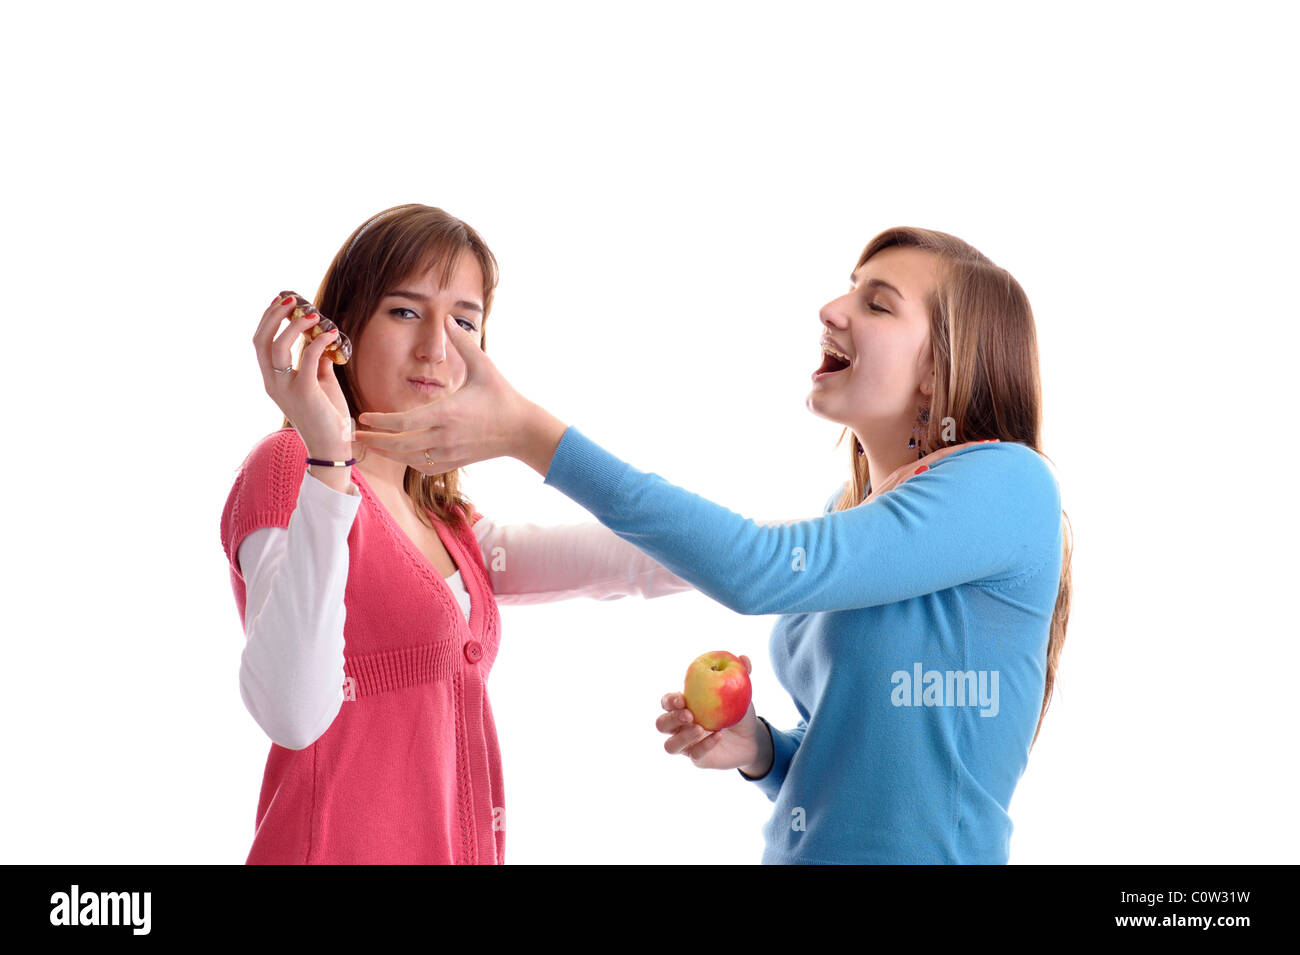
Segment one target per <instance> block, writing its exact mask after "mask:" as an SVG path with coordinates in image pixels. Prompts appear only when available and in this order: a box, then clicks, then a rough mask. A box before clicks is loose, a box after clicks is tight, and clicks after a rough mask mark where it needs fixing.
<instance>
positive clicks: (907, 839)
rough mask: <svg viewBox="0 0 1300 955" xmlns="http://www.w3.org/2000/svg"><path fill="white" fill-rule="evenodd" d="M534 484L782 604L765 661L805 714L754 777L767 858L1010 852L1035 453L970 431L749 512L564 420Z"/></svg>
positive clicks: (1036, 630) (729, 598)
mask: <svg viewBox="0 0 1300 955" xmlns="http://www.w3.org/2000/svg"><path fill="white" fill-rule="evenodd" d="M546 483H547V484H549V485H551V486H553V487H555V488H557V489H558V490H560V491H561V492H563V493H564V494H566V495H567V496H569V497H571V498H572V499H573V500H574V501H576V502H578V503H579V504H581V505H582V506H583V507H585V508H586V509H587V510H589V511H590V512H591V513H592V514H593V515H595V516H596V518H598V519H599V520H600V521H601V522H602V523H604V524H605V525H606V526H608V527H609V528H610V529H611V530H613V531H615V532H616V533H617V534H618V535H619V536H620V537H623V538H624V539H626V540H628V541H630V542H632V543H633V544H635V545H636V546H637V547H639V548H640V549H641V550H643V551H644V552H645V553H647V554H649V555H650V556H652V557H653V558H655V559H656V560H657V561H659V562H660V563H661V564H663V565H664V566H665V567H667V568H668V569H669V570H671V571H672V572H673V573H675V574H677V575H678V576H679V577H682V578H683V579H685V580H688V581H690V582H691V583H692V584H693V585H694V586H695V587H696V588H697V589H698V590H700V591H701V592H702V593H705V594H707V595H709V596H710V597H712V598H713V599H715V600H717V601H718V602H720V603H722V604H724V605H725V606H727V607H729V608H731V609H732V610H734V611H736V612H738V613H744V614H781V618H780V619H779V620H778V621H777V624H776V626H775V628H774V629H773V631H772V640H771V654H772V665H773V668H774V669H775V671H776V675H777V677H778V679H779V680H780V681H781V685H782V686H784V687H785V688H786V690H787V691H788V692H789V693H790V695H791V696H792V697H793V698H794V702H795V706H796V707H797V709H798V711H799V715H800V717H801V719H800V720H799V724H798V726H796V727H794V728H793V729H790V730H780V729H777V728H775V727H772V741H773V744H774V748H775V761H774V763H773V765H772V768H771V770H770V771H769V772H768V773H767V775H765V776H763V777H760V778H758V779H756V780H754V785H756V786H758V787H759V788H760V789H761V790H762V791H763V792H764V793H765V794H766V795H767V796H768V798H769V799H771V800H772V801H773V802H774V803H775V809H774V811H773V814H772V818H771V819H770V820H769V821H768V823H767V825H766V826H765V827H764V838H765V841H766V849H765V850H764V852H763V862H765V863H796V862H797V863H904V864H908V863H996V864H1001V863H1005V862H1006V861H1007V859H1008V857H1009V855H1010V839H1011V829H1012V823H1011V817H1010V816H1009V815H1008V808H1009V806H1010V803H1011V795H1012V793H1013V792H1014V791H1015V787H1016V783H1017V781H1018V780H1019V779H1020V775H1021V773H1022V772H1023V771H1024V768H1025V763H1026V761H1027V759H1028V756H1029V746H1030V742H1031V741H1032V739H1033V735H1034V729H1035V726H1036V725H1037V722H1038V715H1039V711H1040V708H1041V706H1042V701H1043V682H1044V677H1045V672H1046V661H1047V640H1048V632H1049V626H1050V623H1051V616H1052V610H1053V607H1054V605H1055V602H1056V592H1057V587H1058V584H1059V582H1060V573H1061V544H1062V540H1061V501H1060V492H1059V489H1058V487H1057V482H1056V479H1055V477H1054V476H1053V474H1052V471H1051V469H1050V468H1049V467H1048V465H1047V463H1046V462H1045V461H1044V460H1043V459H1042V458H1041V457H1040V456H1039V455H1038V454H1037V453H1036V452H1034V451H1033V449H1031V448H1029V447H1027V446H1025V445H1023V444H1016V443H1012V442H1002V443H988V444H976V445H972V446H970V447H966V448H961V449H959V450H957V451H955V452H953V453H951V454H949V455H947V456H946V457H944V458H942V459H939V460H937V461H936V462H935V463H934V465H933V466H932V467H931V468H930V469H929V470H928V471H925V472H923V473H922V474H919V475H916V476H913V477H909V478H908V479H907V480H906V481H905V482H903V483H902V484H901V485H899V486H898V487H895V488H893V489H892V490H890V491H888V492H886V493H884V494H882V495H880V496H879V497H877V498H875V499H874V500H872V501H871V502H870V503H868V504H865V505H859V506H858V507H855V508H852V509H850V510H847V511H832V510H831V507H832V505H833V502H834V500H835V499H836V498H837V497H838V493H839V492H838V491H837V492H836V494H835V495H832V497H831V499H830V500H829V501H827V503H826V506H825V509H824V512H823V516H821V517H818V518H815V519H810V520H805V521H800V522H798V523H794V524H787V525H773V526H761V525H759V524H756V523H755V522H753V521H751V520H747V519H746V518H743V517H741V516H740V515H738V514H735V513H733V512H731V511H729V510H727V509H726V508H724V507H721V506H719V505H717V504H714V503H712V502H710V501H707V500H704V499H703V498H701V497H699V496H697V495H695V494H692V493H690V492H689V491H685V490H683V489H681V488H678V487H675V486H674V485H672V484H669V483H668V482H667V481H665V480H663V478H661V477H659V476H658V475H655V474H647V473H644V472H642V471H638V470H637V469H636V468H633V467H631V466H630V465H628V464H626V463H624V462H623V461H621V460H619V459H618V458H616V457H614V456H613V455H611V454H609V453H608V452H607V451H605V450H604V449H602V448H601V447H600V446H599V445H597V444H595V443H594V442H592V441H591V440H590V439H588V438H587V437H585V436H584V435H582V434H581V433H580V432H579V431H578V430H577V429H576V428H569V429H568V430H567V431H565V433H564V437H563V438H562V440H561V441H560V445H559V447H558V449H557V450H556V453H555V458H554V460H553V461H552V462H551V466H550V469H549V470H548V472H547V475H546Z"/></svg>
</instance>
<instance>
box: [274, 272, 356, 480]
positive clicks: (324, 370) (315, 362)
mask: <svg viewBox="0 0 1300 955" xmlns="http://www.w3.org/2000/svg"><path fill="white" fill-rule="evenodd" d="M286 318H287V319H289V325H288V327H287V328H285V330H284V331H283V332H281V333H280V334H279V335H278V336H277V335H276V330H277V329H279V327H280V324H281V323H282V322H283V321H284V320H285V319H286ZM325 325H328V328H327V329H325V330H324V331H322V330H321V328H322V327H323V326H325ZM304 334H305V335H307V337H308V338H309V339H310V341H309V342H308V344H307V345H306V346H305V347H304V348H303V350H302V356H301V360H300V361H299V367H298V369H297V370H295V369H294V368H293V356H292V353H291V351H290V348H291V346H292V344H293V341H294V339H295V338H297V337H298V336H299V335H304ZM253 348H254V350H255V351H256V352H257V364H258V366H259V367H260V368H261V370H262V383H263V385H265V387H266V393H267V394H268V395H269V396H270V397H271V400H272V401H274V402H275V403H276V404H277V405H278V406H279V408H280V410H281V411H283V412H284V416H285V417H286V418H288V419H289V421H290V423H292V424H293V426H294V428H296V429H297V431H298V434H299V435H300V436H301V437H302V440H303V444H305V445H306V446H307V451H308V453H309V454H310V455H311V456H312V457H318V458H326V459H330V460H346V459H347V458H349V457H351V452H352V441H351V432H352V419H351V417H350V416H349V415H348V404H347V400H346V399H345V398H344V397H343V391H342V389H341V388H339V383H338V379H336V378H335V377H334V364H335V363H336V362H337V363H338V364H342V363H343V362H345V361H347V359H348V357H349V356H350V355H351V351H352V348H351V344H350V343H348V341H347V339H346V337H344V336H343V334H342V333H341V332H340V331H339V330H338V329H337V328H335V327H334V323H333V322H330V321H329V319H327V318H325V317H324V316H323V315H321V314H320V313H319V312H318V311H317V310H316V306H314V305H312V304H311V303H310V302H308V301H307V300H306V299H305V298H303V297H302V296H300V295H297V294H296V293H294V292H281V293H280V294H279V295H277V296H276V297H275V301H273V302H272V303H271V305H270V307H269V308H267V310H266V311H265V312H263V313H262V321H261V322H260V323H259V324H258V326H257V331H256V332H255V333H254V334H253ZM331 348H333V349H334V355H333V357H331V355H330V354H329V351H330V349H331ZM339 356H342V359H343V361H339Z"/></svg>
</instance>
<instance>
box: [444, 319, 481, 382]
mask: <svg viewBox="0 0 1300 955" xmlns="http://www.w3.org/2000/svg"><path fill="white" fill-rule="evenodd" d="M442 324H443V326H444V327H445V328H446V329H447V338H448V340H449V341H450V342H451V346H452V347H453V348H455V349H456V353H457V354H459V355H460V357H461V358H463V359H464V360H465V369H466V371H467V372H468V375H467V376H466V380H468V379H470V378H474V377H476V376H477V375H478V373H480V372H482V371H483V370H484V368H485V366H486V364H487V361H488V357H487V355H485V354H483V349H482V348H480V347H479V343H478V332H468V331H466V330H465V329H463V328H461V327H460V326H459V325H457V324H456V319H455V318H454V317H453V316H451V315H446V316H444V317H443V319H442Z"/></svg>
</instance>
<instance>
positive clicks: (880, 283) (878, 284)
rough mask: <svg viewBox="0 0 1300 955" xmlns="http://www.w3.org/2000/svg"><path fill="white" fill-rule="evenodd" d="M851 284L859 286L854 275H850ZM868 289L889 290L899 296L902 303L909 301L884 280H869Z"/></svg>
mask: <svg viewBox="0 0 1300 955" xmlns="http://www.w3.org/2000/svg"><path fill="white" fill-rule="evenodd" d="M849 284H850V285H857V284H858V280H857V279H856V278H855V277H854V275H853V274H852V273H850V275H849ZM867 287H868V288H887V289H889V290H890V291H891V292H893V293H894V294H895V295H897V296H898V297H899V299H901V300H902V301H904V302H906V301H907V299H906V298H905V297H904V295H903V293H902V292H900V291H899V290H898V289H896V288H894V286H892V285H890V284H889V283H888V282H886V281H885V280H884V279H867Z"/></svg>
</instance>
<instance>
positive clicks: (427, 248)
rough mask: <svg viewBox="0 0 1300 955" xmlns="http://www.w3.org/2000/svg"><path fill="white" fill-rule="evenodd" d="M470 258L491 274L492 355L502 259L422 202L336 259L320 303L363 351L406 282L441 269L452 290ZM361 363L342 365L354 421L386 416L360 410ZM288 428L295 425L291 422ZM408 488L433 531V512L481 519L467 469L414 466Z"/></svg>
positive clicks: (367, 231) (365, 228) (371, 229)
mask: <svg viewBox="0 0 1300 955" xmlns="http://www.w3.org/2000/svg"><path fill="white" fill-rule="evenodd" d="M465 254H470V255H473V256H474V257H475V258H476V259H477V260H478V264H479V267H480V268H481V269H482V272H483V321H482V323H481V324H480V325H479V331H480V334H481V336H482V337H481V344H482V347H483V349H484V350H485V351H486V350H487V319H488V315H489V314H490V313H491V311H492V295H493V293H494V292H495V291H496V287H497V281H498V276H499V272H498V269H497V260H496V257H495V256H494V255H493V254H492V251H491V249H489V248H488V247H487V243H486V242H484V241H483V239H482V237H481V236H479V234H478V233H477V232H475V231H474V230H473V229H472V228H471V227H470V226H469V225H467V224H466V223H464V222H462V221H461V220H460V219H457V218H455V217H454V216H451V215H448V214H447V213H446V212H443V211H442V210H441V209H437V208H434V207H433V206H425V205H421V204H419V203H415V202H411V203H407V204H405V205H400V206H393V207H392V208H391V209H385V210H384V211H383V212H379V213H376V214H375V215H373V216H371V217H370V218H369V219H367V220H366V221H365V222H364V223H362V224H361V225H360V226H358V227H357V229H356V231H355V232H353V233H352V235H351V236H349V237H348V240H347V242H345V243H344V244H343V247H342V248H340V249H339V251H338V254H337V255H335V256H334V261H333V262H331V263H330V266H329V268H328V269H327V270H326V272H325V277H324V279H322V280H321V284H320V289H319V290H318V291H317V293H316V297H315V299H313V302H314V304H315V305H316V307H317V308H318V309H319V310H320V313H321V314H322V315H324V316H325V317H326V318H328V319H329V320H330V321H332V322H333V323H334V324H335V325H337V326H338V327H339V331H341V332H342V333H343V334H344V335H346V336H347V337H348V338H349V339H351V341H352V344H353V348H354V349H357V348H358V346H359V343H360V341H361V333H362V332H363V331H364V330H365V327H366V325H367V324H369V322H370V319H371V316H373V315H374V313H375V309H377V308H378V307H379V302H380V300H381V299H382V298H383V297H384V296H385V295H386V294H387V293H388V292H390V291H392V290H393V289H395V288H397V287H398V283H400V282H401V281H402V280H403V279H406V278H408V277H409V276H411V275H413V274H416V273H418V272H427V271H429V270H431V269H435V268H440V269H441V272H440V275H439V282H440V283H441V284H443V285H446V284H447V283H448V282H449V281H450V280H451V276H452V274H453V273H454V272H455V270H456V266H457V264H458V263H459V261H460V257H461V256H462V255H465ZM357 357H359V356H358V355H356V354H355V353H354V356H353V359H352V360H351V361H349V362H348V363H347V364H346V365H335V366H334V375H335V378H336V379H337V380H338V383H339V389H340V390H341V391H342V392H343V397H344V398H346V399H347V403H348V413H349V414H350V415H351V416H352V418H353V420H355V419H356V418H357V416H358V415H360V414H361V413H362V412H365V411H382V410H384V409H380V408H360V407H358V405H357V399H356V390H355V381H354V375H355V374H356V361H357ZM281 427H284V428H291V427H293V425H292V424H291V423H290V422H289V419H288V418H285V419H284V424H283V425H281ZM402 484H403V487H404V488H405V490H406V494H407V496H408V497H410V499H411V502H412V503H413V504H414V505H415V514H416V517H417V518H418V519H419V520H420V522H421V523H423V524H425V525H426V526H429V527H432V526H433V525H432V522H431V521H430V520H429V518H428V516H427V515H426V513H425V509H426V508H427V509H428V510H431V511H432V512H433V513H434V514H435V515H437V518H438V520H439V521H443V522H451V523H454V522H455V521H457V520H464V521H466V522H468V521H469V520H470V519H471V518H472V516H473V513H474V506H473V504H471V503H470V501H469V499H468V498H467V497H466V496H465V495H464V493H463V492H462V491H461V489H460V469H459V468H457V469H456V470H453V471H447V472H446V473H444V474H436V475H432V476H430V477H427V478H426V477H425V476H424V475H423V474H421V473H420V472H419V471H417V470H415V469H414V468H409V467H408V468H407V469H406V472H405V474H404V475H403V478H402Z"/></svg>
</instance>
